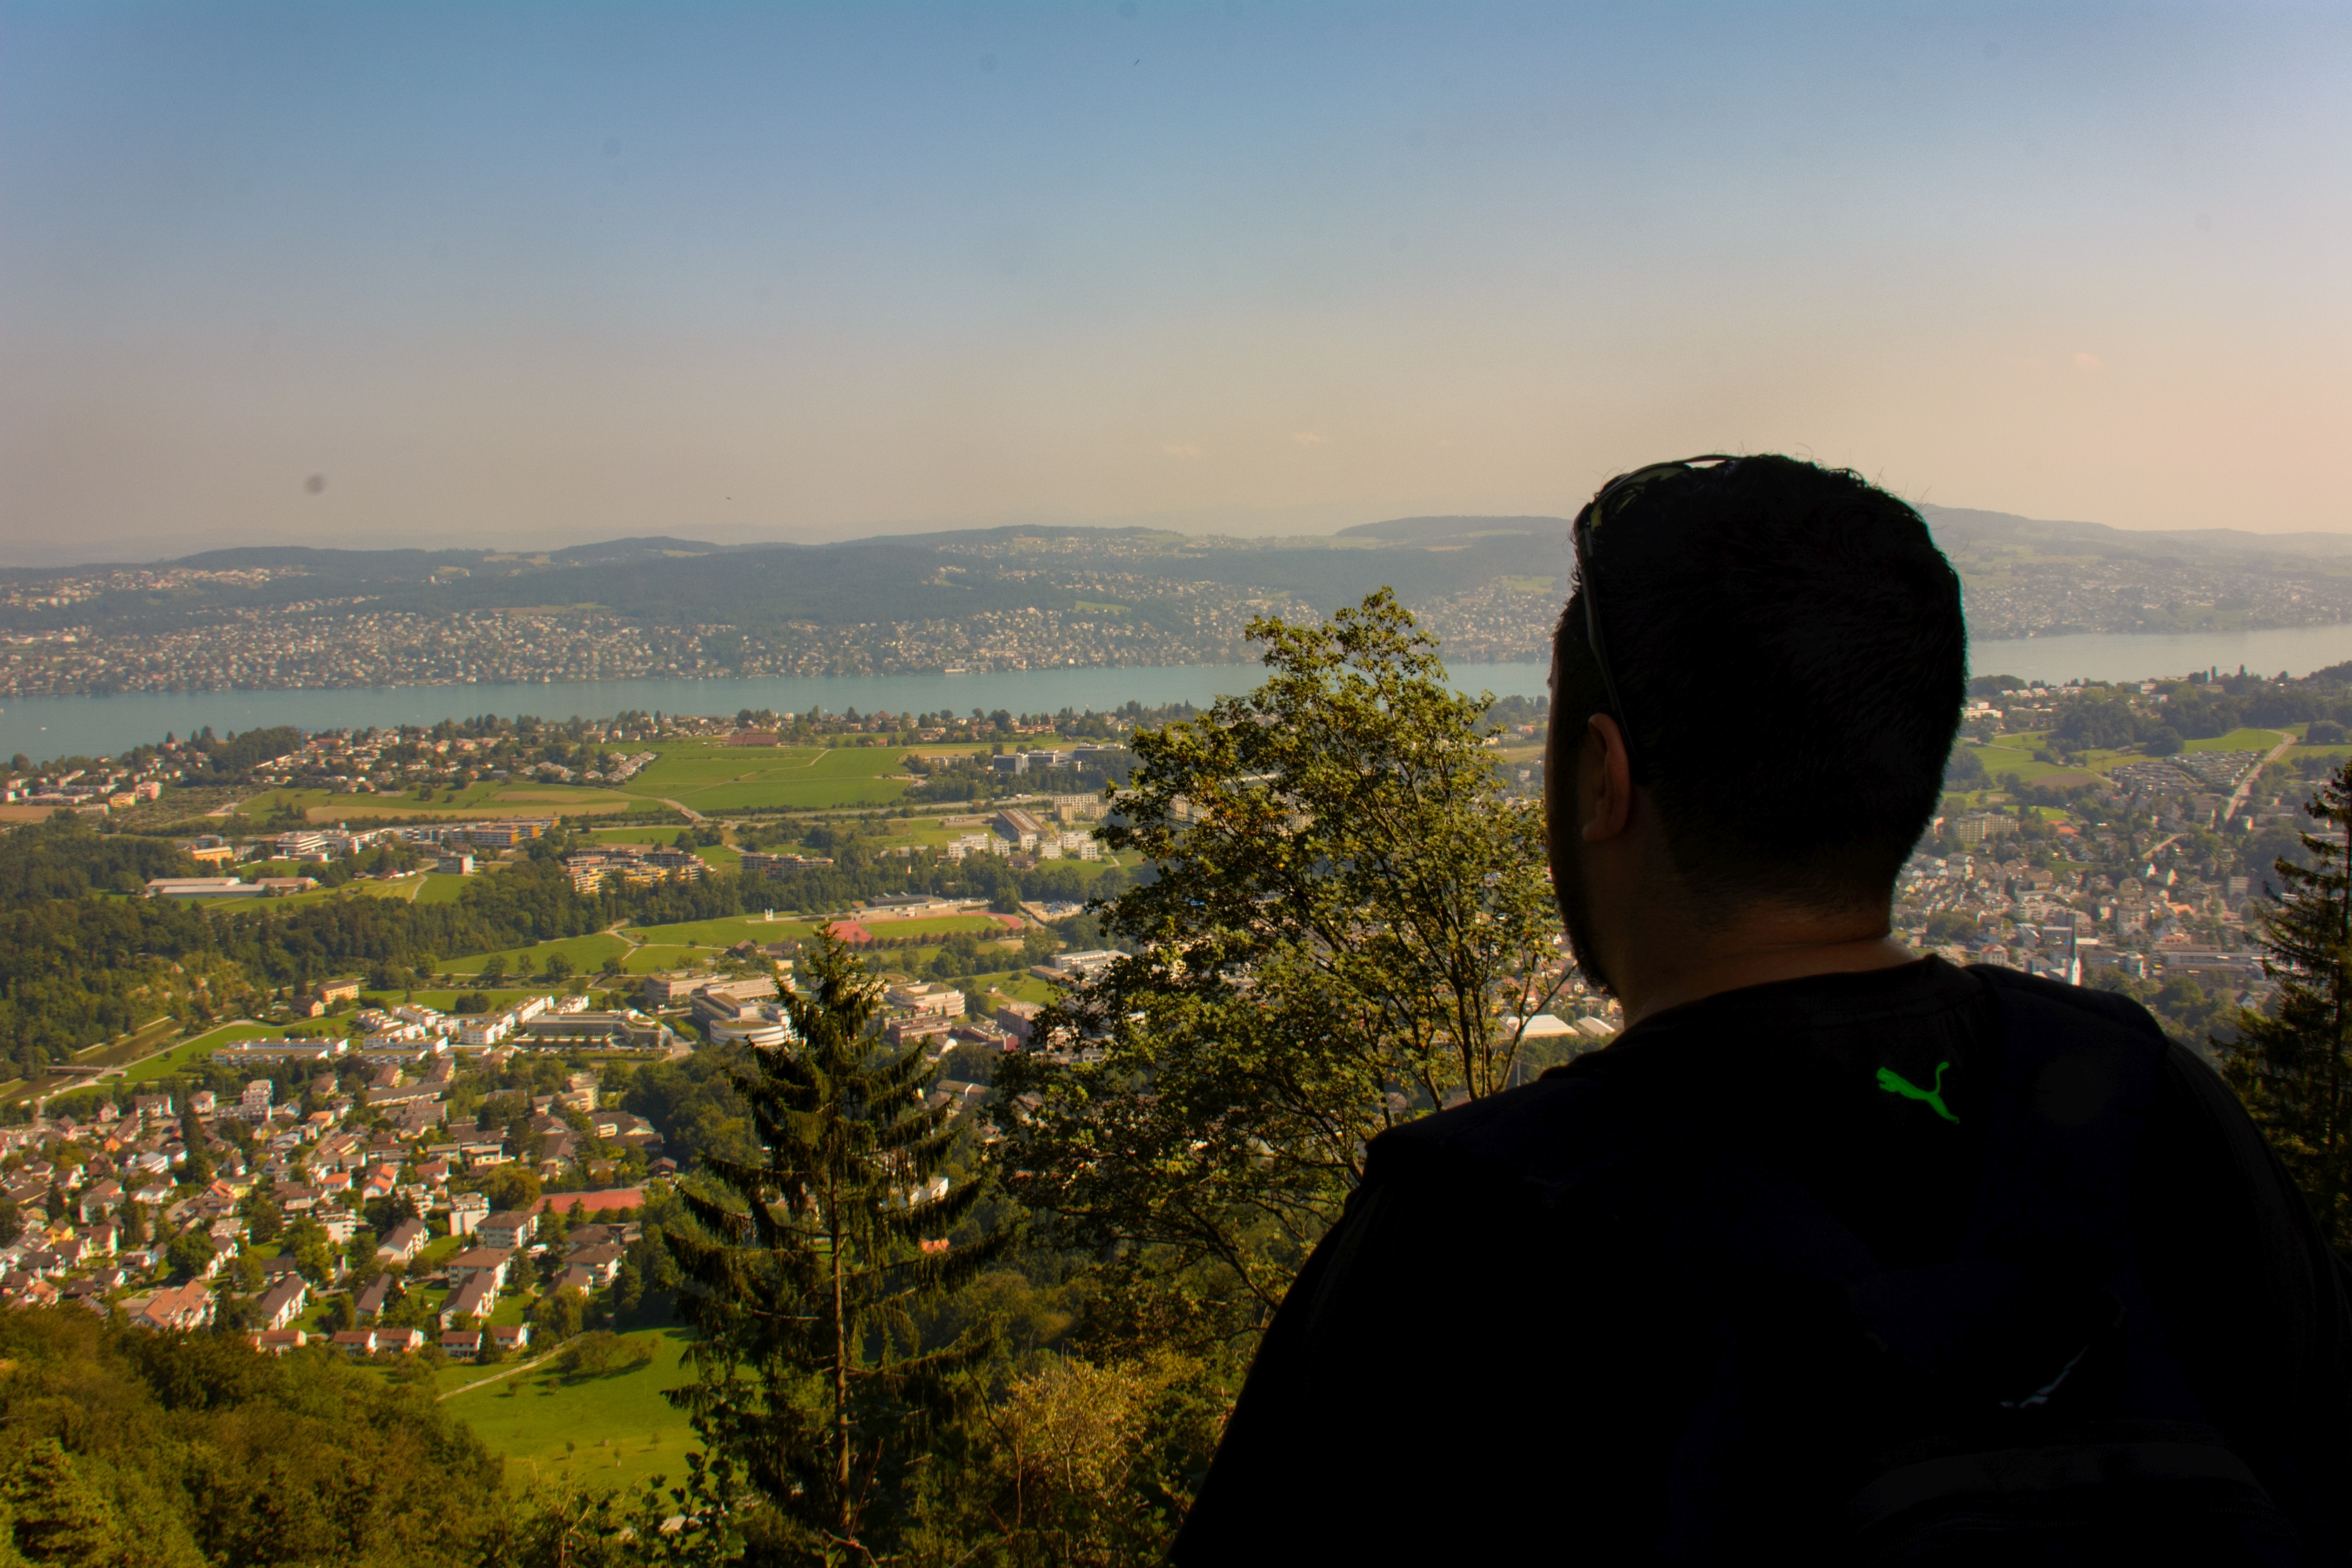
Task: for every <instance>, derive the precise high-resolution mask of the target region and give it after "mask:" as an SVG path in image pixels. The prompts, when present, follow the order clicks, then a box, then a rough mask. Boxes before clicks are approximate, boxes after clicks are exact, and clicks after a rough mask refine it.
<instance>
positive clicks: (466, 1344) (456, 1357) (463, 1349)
mask: <svg viewBox="0 0 2352 1568" xmlns="http://www.w3.org/2000/svg"><path fill="white" fill-rule="evenodd" d="M441 1354H443V1355H446V1356H447V1357H448V1358H449V1359H450V1360H451V1361H472V1360H475V1359H476V1358H478V1356H480V1354H482V1331H481V1330H479V1329H446V1330H444V1331H443V1332H442V1334H441Z"/></svg>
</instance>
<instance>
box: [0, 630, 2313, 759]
mask: <svg viewBox="0 0 2352 1568" xmlns="http://www.w3.org/2000/svg"><path fill="white" fill-rule="evenodd" d="M2347 660H2352V624H2343V625H2336V626H2293V627H2280V628H2273V629H2272V630H2268V631H2261V632H2195V633H2141V632H2077V633H2071V634H2069V635H2065V636H2060V637H2022V638H2005V639H2000V640H1987V641H1985V642H1981V643H1976V644H1974V645H1973V646H1972V647H1971V649H1970V657H1969V665H1970V668H1971V669H1972V670H1973V671H1975V672H1976V673H1979V674H2010V675H2015V676H2018V677H2019V678H2021V679H2023V680H2030V681H2046V682H2048V683H2050V684H2051V685H2062V684H2063V683H2064V682H2067V681H2070V680H2077V679H2080V680H2103V681H2124V680H2153V679H2159V678H2166V677H2171V678H2178V677H2179V676H2181V675H2185V674H2189V672H2190V671H2192V670H2205V669H2213V668H2219V669H2221V670H2223V671H2225V672H2228V671H2234V670H2236V669H2237V668H2238V667H2239V666H2240V665H2244V666H2245V667H2246V668H2248V669H2250V670H2254V671H2258V672H2260V673H2262V674H2277V673H2278V672H2279V671H2281V670H2285V671H2288V672H2290V673H2292V674H2296V675H2305V674H2310V673H2311V672H2312V671H2314V670H2316V669H2323V668H2326V667H2327V666H2329V665H2332V664H2341V663H2343V662H2345V661H2347ZM1263 674H1264V672H1263V668H1262V666H1260V665H1258V664H1173V665H1155V664H1134V665H1127V664H1108V665H1099V666H1089V667H1087V668H1082V669H1081V668H1069V667H1064V668H1057V669H1046V670H997V671H987V672H980V673H975V674H955V675H951V674H943V673H936V672H935V673H932V674H918V675H750V676H741V675H726V676H712V677H707V678H703V679H676V680H667V679H666V680H650V679H648V680H627V681H572V682H547V683H528V682H517V683H512V684H509V685H416V686H337V687H307V688H299V689H292V690H283V691H221V692H125V693H121V694H117V695H107V696H59V697H18V698H16V699H15V700H13V701H11V702H8V703H7V704H5V706H0V756H7V755H10V754H13V753H19V752H21V753H23V754H24V755H26V757H29V758H33V759H34V760H35V761H47V760H48V759H50V758H59V757H75V756H81V757H98V756H111V755H114V754H116V753H118V752H121V751H124V750H127V749H129V748H130V747H133V746H137V745H140V744H142V742H147V741H159V740H162V739H163V737H164V736H165V735H166V734H167V733H168V734H173V735H177V736H181V737H185V736H188V735H192V734H194V733H195V732H196V731H198V730H200V729H203V728H204V727H206V726H208V725H209V726H210V727H212V728H213V730H214V731H215V733H217V734H226V733H227V732H228V731H230V730H244V729H252V728H257V727H269V726H274V725H293V726H296V727H299V728H303V729H314V730H315V729H334V728H347V727H364V726H371V725H384V726H391V725H399V724H412V725H414V724H436V723H438V722H439V721H440V720H442V719H445V718H467V717H475V716H483V715H496V716H499V717H506V718H511V717H514V716H519V715H523V714H530V715H533V716H537V717H540V718H542V719H554V720H562V719H568V718H575V717H576V718H609V717H611V716H613V715H614V714H617V713H621V712H623V711H625V710H629V709H636V710H640V711H644V712H648V713H650V712H661V713H681V714H732V713H739V712H740V711H742V710H743V709H745V708H750V709H752V710H754V711H757V710H759V709H761V708H769V709H773V710H775V711H776V712H779V713H806V712H810V711H813V710H815V709H819V708H822V709H823V710H824V711H825V712H827V713H839V712H843V711H845V710H846V709H849V708H853V707H855V708H857V709H860V710H861V711H866V712H877V711H879V712H887V713H928V712H936V711H939V710H940V709H946V710H949V711H951V712H954V713H959V714H961V713H969V712H971V710H972V709H974V708H979V709H982V711H985V712H992V711H994V710H996V709H998V708H1003V709H1006V710H1008V711H1011V712H1013V713H1049V714H1050V713H1058V712H1060V711H1061V710H1062V709H1064V708H1073V709H1076V710H1077V711H1079V712H1084V711H1086V710H1087V709H1088V708H1092V709H1095V710H1097V711H1098V712H1108V711H1110V710H1113V709H1116V708H1119V707H1122V706H1125V705H1126V704H1128V703H1129V702H1137V703H1140V704H1142V705H1143V706H1147V707H1158V706H1164V705H1167V704H1171V703H1177V702H1191V703H1195V704H1206V703H1208V702H1210V701H1212V700H1213V699H1214V698H1216V697H1217V696H1219V695H1227V694H1231V693H1236V692H1245V691H1248V690H1250V689H1251V688H1252V687H1254V686H1255V685H1258V683H1259V681H1260V680H1261V679H1262V678H1263ZM1449 674H1451V675H1452V676H1453V678H1454V683H1455V685H1457V686H1459V687H1460V688H1461V689H1463V690H1465V691H1481V690H1484V691H1488V692H1492V693H1493V694H1494V695H1496V696H1530V697H1531V696H1538V695H1542V694H1543V692H1544V691H1545V689H1546V682H1547V678H1548V676H1549V671H1548V669H1547V668H1546V666H1545V665H1544V664H1541V663H1538V662H1535V661H1527V662H1521V663H1510V664H1460V665H1454V666H1450V667H1449Z"/></svg>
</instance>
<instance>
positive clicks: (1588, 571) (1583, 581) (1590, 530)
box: [1569, 452, 1738, 768]
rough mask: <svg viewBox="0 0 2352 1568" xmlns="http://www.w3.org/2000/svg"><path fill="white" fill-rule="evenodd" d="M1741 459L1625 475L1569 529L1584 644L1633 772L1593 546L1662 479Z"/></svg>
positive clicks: (1596, 496)
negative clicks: (1603, 622)
mask: <svg viewBox="0 0 2352 1568" xmlns="http://www.w3.org/2000/svg"><path fill="white" fill-rule="evenodd" d="M1736 462H1738V458H1736V457H1731V456H1727V455H1725V454H1723V453H1720V452H1709V453H1706V454H1703V455H1700V456H1697V457H1682V458H1677V459H1675V461H1674V462H1672V463H1653V464H1650V465H1647V466H1646V467H1642V468H1635V469H1633V470H1632V471H1630V472H1628V473H1624V474H1620V475H1618V476H1617V477H1615V478H1614V479H1612V480H1610V481H1609V483H1607V484H1606V485H1603V486H1601V488H1600V489H1598V490H1596V491H1594V492H1593V495H1592V499H1591V500H1590V501H1587V502H1586V503H1584V509H1583V510H1582V511H1580V512H1579V513H1577V514H1576V522H1575V525H1574V526H1573V527H1571V528H1570V529H1569V538H1570V542H1571V543H1572V544H1573V545H1574V546H1575V549H1576V585H1577V587H1579V588H1580V589H1581V590H1583V592H1584V641H1585V643H1587V645H1589V646H1590V647H1591V649H1592V662H1593V663H1594V664H1597V665H1599V666H1600V669H1601V690H1602V691H1604V692H1606V693H1608V694H1609V708H1610V711H1611V712H1612V714H1614V715H1615V716H1616V719H1617V730H1618V733H1619V735H1620V736H1621V737H1622V740H1623V743H1624V747H1625V759H1626V763H1627V765H1628V768H1630V767H1631V765H1632V762H1633V719H1632V717H1631V716H1628V715H1627V713H1626V712H1625V699H1624V698H1623V697H1622V696H1620V695H1617V676H1616V673H1615V672H1614V671H1612V669H1610V667H1609V650H1608V648H1607V646H1606V645H1605V644H1604V643H1603V642H1602V640H1601V610H1600V596H1599V594H1598V593H1597V592H1595V591H1594V585H1593V580H1592V561H1593V546H1594V544H1595V543H1596V542H1597V540H1598V539H1599V538H1600V535H1601V525H1602V524H1603V523H1605V522H1607V521H1608V520H1609V519H1610V517H1612V515H1614V514H1616V513H1619V512H1622V511H1623V510H1624V508H1625V507H1626V505H1627V503H1629V502H1631V501H1632V500H1633V498H1634V497H1637V496H1639V495H1640V494H1641V493H1642V491H1643V489H1644V488H1645V487H1646V486H1650V485H1653V484H1655V483H1656V482H1657V481H1658V480H1661V479H1670V478H1673V477H1674V476H1676V475H1681V474H1687V473H1689V472H1691V471H1692V470H1693V469H1694V468H1696V467H1697V466H1698V465H1701V464H1713V463H1736Z"/></svg>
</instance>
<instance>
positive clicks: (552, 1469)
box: [443, 1298, 695, 1490]
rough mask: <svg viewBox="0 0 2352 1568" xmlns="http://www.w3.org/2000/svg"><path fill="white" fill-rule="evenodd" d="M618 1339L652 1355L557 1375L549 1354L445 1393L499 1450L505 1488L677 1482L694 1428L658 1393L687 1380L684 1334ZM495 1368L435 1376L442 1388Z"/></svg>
mask: <svg viewBox="0 0 2352 1568" xmlns="http://www.w3.org/2000/svg"><path fill="white" fill-rule="evenodd" d="M519 1300H520V1299H519V1298H518V1301H519ZM621 1337H622V1339H623V1340H624V1342H625V1343H631V1344H634V1343H646V1342H650V1343H652V1345H653V1347H654V1358H653V1360H652V1361H650V1362H648V1363H646V1364H645V1365H643V1366H638V1367H633V1368H629V1369H626V1370H621V1369H615V1370H614V1371H611V1372H605V1373H602V1374H598V1375H593V1376H588V1375H580V1376H572V1377H565V1376H563V1375H562V1374H560V1373H558V1372H557V1371H556V1370H555V1365H554V1360H553V1358H552V1357H551V1358H550V1359H549V1360H547V1361H545V1362H542V1363H541V1364H539V1365H538V1366H535V1367H532V1368H530V1370H528V1371H524V1372H519V1373H515V1374H513V1375H510V1376H508V1377H503V1378H499V1380H498V1381H497V1382H495V1383H489V1384H487V1385H483V1386H480V1387H475V1388H470V1389H467V1391H466V1392H464V1393H457V1394H446V1395H445V1396H444V1398H443V1403H444V1406H446V1408H447V1410H448V1411H449V1413H450V1414H451V1415H453V1416H457V1417H458V1418H459V1419H460V1420H462V1421H464V1422H465V1423H466V1424H467V1426H469V1427H472V1428H473V1429H474V1432H475V1435H476V1436H478V1437H480V1438H481V1439H482V1441H483V1442H484V1443H485V1444H487V1445H488V1447H489V1448H490V1450H491V1451H492V1452H493V1453H498V1454H503V1455H505V1456H506V1459H507V1484H508V1485H509V1486H511V1487H513V1488H515V1489H516V1490H522V1489H524V1488H526V1487H529V1486H530V1485H531V1484H532V1483H533V1482H534V1481H563V1480H569V1481H578V1482H582V1483H584V1484H587V1485H591V1486H612V1487H634V1486H635V1485H636V1484H637V1483H639V1482H640V1481H643V1480H646V1479H648V1478H650V1477H653V1476H656V1475H667V1476H669V1477H671V1478H672V1479H681V1480H682V1479H685V1476H686V1454H687V1450H688V1448H692V1447H693V1446H694V1444H695V1437H694V1431H693V1428H692V1427H689V1426H688V1424H687V1419H686V1416H685V1415H684V1414H683V1413H681V1412H679V1411H677V1410H675V1409H672V1408H671V1407H670V1405H669V1402H668V1401H667V1400H666V1399H664V1398H663V1397H662V1396H661V1391H662V1390H663V1389H665V1388H675V1387H677V1386H678V1385H681V1384H683V1383H686V1382H688V1381H689V1380H690V1378H691V1376H692V1374H691V1371H690V1370H689V1369H687V1368H685V1367H682V1366H681V1365H680V1360H681V1358H682V1357H683V1355H684V1354H685V1352H686V1346H687V1333H686V1331H685V1330H683V1329H661V1330H646V1331H643V1332H640V1333H632V1334H624V1335H623V1336H621ZM557 1354H561V1353H560V1352H559V1353H557ZM497 1371H498V1369H497V1368H496V1367H482V1368H471V1367H468V1368H465V1369H463V1372H462V1373H459V1372H458V1371H457V1369H452V1370H451V1371H450V1372H448V1373H445V1374H443V1379H444V1386H445V1387H446V1386H449V1385H451V1383H452V1382H453V1381H454V1382H455V1383H457V1384H460V1385H462V1384H463V1383H467V1382H473V1381H476V1380H478V1379H480V1378H484V1377H488V1376H491V1375H494V1374H495V1373H496V1372H497Z"/></svg>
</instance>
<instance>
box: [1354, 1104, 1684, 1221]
mask: <svg viewBox="0 0 2352 1568" xmlns="http://www.w3.org/2000/svg"><path fill="white" fill-rule="evenodd" d="M1622 1110H1623V1107H1622V1104H1621V1103H1618V1102H1617V1100H1616V1098H1615V1097H1614V1096H1612V1093H1611V1091H1610V1086H1609V1083H1608V1082H1607V1081H1606V1079H1605V1078H1603V1077H1601V1076H1599V1075H1597V1074H1596V1075H1589V1076H1588V1075H1570V1076H1556V1077H1548V1078H1542V1079H1538V1080H1537V1081H1536V1082H1533V1083H1528V1084H1523V1085H1521V1086H1520V1087H1518V1088H1516V1089H1506V1090H1504V1091H1503V1092H1501V1093H1498V1094H1489V1095H1487V1096H1486V1097H1485V1098H1484V1099H1479V1100H1473V1101H1471V1102H1470V1103H1467V1104H1465V1105H1456V1106H1454V1108H1453V1109H1451V1110H1447V1111H1440V1112H1437V1113H1434V1114H1433V1115H1428V1116H1423V1117H1422V1118H1421V1119H1420V1120H1418V1121H1413V1122H1408V1123H1406V1124H1404V1125H1402V1126H1401V1127H1394V1128H1391V1129H1390V1130H1389V1131H1388V1132H1386V1133H1383V1134H1381V1135H1380V1136H1379V1137H1378V1138H1375V1139H1374V1140H1372V1145H1371V1150H1370V1164H1369V1167H1368V1172H1367V1175H1368V1179H1378V1180H1382V1181H1395V1180H1415V1179H1443V1178H1445V1177H1453V1178H1455V1179H1471V1180H1475V1179H1484V1180H1486V1181H1496V1180H1503V1181H1514V1182H1523V1183H1528V1184H1530V1185H1532V1186H1535V1187H1536V1188H1537V1189H1538V1193H1539V1194H1540V1195H1542V1196H1545V1197H1557V1196H1559V1194H1561V1193H1563V1192H1565V1191H1566V1190H1567V1188H1569V1187H1570V1186H1574V1185H1575V1184H1576V1183H1577V1182H1578V1181H1580V1180H1581V1179H1582V1178H1584V1177H1585V1176H1590V1175H1591V1174H1593V1173H1595V1172H1597V1171H1599V1170H1601V1169H1603V1168H1605V1167H1606V1166H1610V1165H1612V1164H1613V1163H1615V1162H1616V1161H1618V1160H1620V1159H1622V1158H1623V1157H1625V1156H1626V1155H1630V1154H1631V1153H1633V1152H1634V1151H1635V1150H1636V1149H1638V1148H1640V1147H1641V1146H1642V1145H1643V1143H1644V1142H1645V1140H1644V1139H1643V1137H1642V1135H1641V1134H1639V1133H1638V1132H1637V1131H1636V1130H1635V1129H1634V1127H1633V1125H1632V1124H1631V1123H1630V1122H1629V1119H1628V1118H1627V1117H1626V1116H1624V1115H1623V1114H1622Z"/></svg>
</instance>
